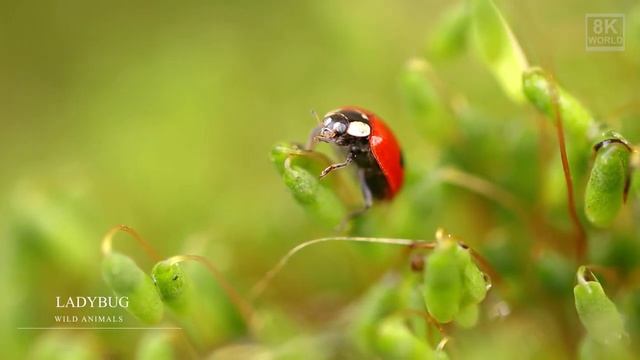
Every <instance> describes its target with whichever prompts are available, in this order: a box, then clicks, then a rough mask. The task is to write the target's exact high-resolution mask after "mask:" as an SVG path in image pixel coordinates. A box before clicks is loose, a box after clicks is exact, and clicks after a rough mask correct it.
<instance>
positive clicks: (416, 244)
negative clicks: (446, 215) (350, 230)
mask: <svg viewBox="0 0 640 360" xmlns="http://www.w3.org/2000/svg"><path fill="white" fill-rule="evenodd" d="M329 241H345V242H361V243H374V244H388V245H399V246H407V247H410V248H426V249H432V248H433V247H435V245H436V244H435V243H434V242H423V241H416V240H410V239H393V238H372V237H348V236H336V237H326V238H320V239H314V240H309V241H305V242H303V243H302V244H299V245H297V246H295V247H294V248H292V249H291V250H289V252H287V253H286V254H285V255H284V256H283V257H282V258H281V259H280V261H278V263H277V264H276V265H275V266H274V267H273V268H271V270H269V271H268V272H266V273H265V274H264V276H263V277H262V279H260V281H258V282H257V283H256V284H255V285H254V286H253V288H252V289H251V293H250V294H251V295H250V298H251V299H252V300H253V301H255V300H256V299H257V298H258V297H259V296H260V295H261V294H262V293H263V292H264V290H265V289H266V288H267V286H269V284H270V283H271V281H272V280H273V278H274V277H275V276H276V275H278V273H279V272H280V271H281V270H282V269H283V268H284V267H285V266H286V265H287V263H288V262H289V260H290V259H291V258H292V257H293V256H294V255H295V254H297V253H298V252H300V251H301V250H302V249H304V248H306V247H308V246H311V245H315V244H319V243H324V242H329Z"/></svg>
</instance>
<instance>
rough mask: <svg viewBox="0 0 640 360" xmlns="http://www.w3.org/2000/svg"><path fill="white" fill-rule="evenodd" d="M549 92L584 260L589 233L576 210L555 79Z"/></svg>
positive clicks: (571, 212)
mask: <svg viewBox="0 0 640 360" xmlns="http://www.w3.org/2000/svg"><path fill="white" fill-rule="evenodd" d="M549 94H550V95H551V104H552V106H553V112H554V115H555V120H556V121H555V125H556V136H557V137H558V146H559V147H560V158H561V159H562V170H563V172H564V180H565V182H566V185H567V206H568V210H569V217H570V218H571V221H572V222H573V227H574V229H575V232H576V240H575V241H576V257H577V259H578V262H582V259H583V258H584V257H585V255H586V252H587V234H586V232H585V230H584V228H583V227H582V223H581V222H580V218H579V217H578V212H577V210H576V201H575V196H574V190H573V179H572V178H571V168H570V167H569V159H568V157H567V146H566V144H565V139H564V128H563V124H562V114H561V113H560V101H559V97H558V89H557V86H556V83H555V80H554V79H549Z"/></svg>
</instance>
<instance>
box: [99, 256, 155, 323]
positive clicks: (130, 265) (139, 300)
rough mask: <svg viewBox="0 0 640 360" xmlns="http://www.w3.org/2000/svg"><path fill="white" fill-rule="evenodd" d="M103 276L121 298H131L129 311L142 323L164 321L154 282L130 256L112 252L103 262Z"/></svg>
mask: <svg viewBox="0 0 640 360" xmlns="http://www.w3.org/2000/svg"><path fill="white" fill-rule="evenodd" d="M102 276H103V277H104V279H105V281H106V282H107V284H108V285H109V287H111V289H112V290H113V291H114V292H115V293H116V294H117V295H119V296H126V297H128V298H129V306H128V307H127V310H128V311H129V312H130V313H131V314H133V315H134V316H135V317H137V318H138V319H140V320H141V321H143V322H145V323H149V324H154V323H157V322H159V321H160V320H161V319H162V315H163V306H162V300H161V298H160V294H159V293H158V291H157V290H156V287H155V286H154V284H153V281H152V280H151V278H150V277H149V275H147V274H146V273H145V272H144V271H142V270H141V269H140V268H139V267H138V265H136V263H135V262H134V261H133V260H132V259H131V258H130V257H128V256H126V255H122V254H118V253H115V252H112V253H110V254H106V255H105V256H104V259H103V260H102Z"/></svg>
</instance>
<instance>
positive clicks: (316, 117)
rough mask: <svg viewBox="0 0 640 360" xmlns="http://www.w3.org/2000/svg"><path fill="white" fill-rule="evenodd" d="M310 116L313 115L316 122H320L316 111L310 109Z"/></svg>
mask: <svg viewBox="0 0 640 360" xmlns="http://www.w3.org/2000/svg"><path fill="white" fill-rule="evenodd" d="M311 116H313V118H314V119H316V122H317V123H318V124H322V121H320V116H318V113H317V112H316V111H315V110H313V109H311Z"/></svg>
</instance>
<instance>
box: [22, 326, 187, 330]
mask: <svg viewBox="0 0 640 360" xmlns="http://www.w3.org/2000/svg"><path fill="white" fill-rule="evenodd" d="M18 330H182V328H179V327H61V326H58V327H56V326H54V327H19V328H18Z"/></svg>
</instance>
